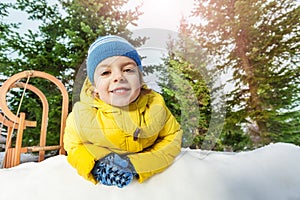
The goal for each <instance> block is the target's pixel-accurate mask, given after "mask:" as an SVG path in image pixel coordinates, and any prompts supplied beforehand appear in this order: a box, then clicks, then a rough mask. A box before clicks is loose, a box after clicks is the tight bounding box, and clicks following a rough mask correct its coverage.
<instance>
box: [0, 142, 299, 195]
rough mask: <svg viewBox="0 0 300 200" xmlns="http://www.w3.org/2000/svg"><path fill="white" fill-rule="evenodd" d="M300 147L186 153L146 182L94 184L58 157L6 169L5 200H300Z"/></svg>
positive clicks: (1, 180) (1, 173) (1, 179)
mask: <svg viewBox="0 0 300 200" xmlns="http://www.w3.org/2000/svg"><path fill="white" fill-rule="evenodd" d="M299 169H300V147H299V146H296V145H293V144H287V143H276V144H270V145H268V146H265V147H262V148H259V149H256V150H253V151H248V152H241V153H225V152H214V151H202V150H190V149H183V150H182V153H181V154H180V155H179V156H178V157H177V159H176V161H175V162H174V164H173V165H172V166H171V167H169V168H168V169H167V170H165V171H164V172H162V173H160V174H158V175H155V176H153V177H152V178H150V179H149V180H148V181H146V182H145V183H142V184H140V183H138V182H137V181H134V182H133V183H131V184H130V185H128V186H127V187H125V188H122V189H120V188H117V187H109V186H103V185H99V184H98V185H94V184H92V183H90V182H88V181H86V180H84V179H83V178H82V177H81V176H79V175H78V174H77V172H76V170H75V169H73V168H72V167H71V166H70V165H69V164H68V162H67V159H66V157H65V156H62V155H60V156H54V157H51V158H48V159H46V160H45V161H43V162H40V163H36V162H28V163H23V164H21V165H19V166H16V167H14V168H10V169H0V199H1V200H11V199H12V200H18V199H23V200H27V199H28V200H38V199H39V200H40V199H43V200H46V199H49V200H50V199H51V200H52V199H56V200H60V199H72V200H83V199H88V200H93V199H95V200H96V199H97V200H98V199H105V200H137V199H139V200H140V199H143V200H153V199H158V200H177V199H178V200H183V199H190V200H196V199H204V200H248V199H249V200H254V199H255V200H297V199H300V173H299Z"/></svg>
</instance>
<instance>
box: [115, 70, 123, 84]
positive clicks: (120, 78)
mask: <svg viewBox="0 0 300 200" xmlns="http://www.w3.org/2000/svg"><path fill="white" fill-rule="evenodd" d="M124 80H125V78H124V76H123V73H121V72H119V73H115V75H114V77H113V81H114V82H121V81H124Z"/></svg>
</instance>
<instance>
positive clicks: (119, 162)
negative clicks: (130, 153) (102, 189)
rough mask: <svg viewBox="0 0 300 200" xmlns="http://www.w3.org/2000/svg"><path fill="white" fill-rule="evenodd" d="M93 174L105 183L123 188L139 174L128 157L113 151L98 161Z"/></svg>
mask: <svg viewBox="0 0 300 200" xmlns="http://www.w3.org/2000/svg"><path fill="white" fill-rule="evenodd" d="M92 175H93V176H94V177H95V179H96V180H97V181H99V182H100V183H102V184H104V185H109V186H111V185H116V186H117V187H119V188H122V187H124V186H126V185H128V184H129V183H130V182H131V181H132V179H133V177H134V176H136V175H137V174H136V172H135V170H134V167H133V166H132V164H131V163H130V160H129V159H128V158H127V157H125V156H122V157H121V156H119V155H118V154H115V153H111V154H109V155H107V156H106V157H104V158H103V159H100V160H98V161H96V163H95V165H94V168H93V169H92Z"/></svg>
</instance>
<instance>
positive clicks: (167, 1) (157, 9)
mask: <svg viewBox="0 0 300 200" xmlns="http://www.w3.org/2000/svg"><path fill="white" fill-rule="evenodd" d="M193 2H194V0H147V1H145V0H130V1H129V3H128V5H127V6H128V7H129V8H130V7H131V6H134V5H140V4H141V3H143V6H142V8H141V11H142V12H143V13H144V14H143V15H142V16H140V19H139V21H138V27H137V28H161V29H168V30H172V31H177V30H178V27H179V21H180V19H181V17H182V16H185V17H188V16H189V15H190V12H191V11H192V9H193Z"/></svg>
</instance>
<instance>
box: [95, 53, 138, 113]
mask: <svg viewBox="0 0 300 200" xmlns="http://www.w3.org/2000/svg"><path fill="white" fill-rule="evenodd" d="M138 70H139V69H138V67H137V65H136V63H135V62H134V60H132V59H130V58H128V57H125V56H114V57H109V58H107V59H105V60H103V61H102V62H100V63H99V65H98V66H97V68H96V70H95V73H94V80H95V87H96V89H95V92H97V93H98V94H99V98H100V99H101V100H102V101H104V102H105V103H107V104H110V105H113V106H117V107H122V106H127V105H129V104H130V103H131V102H133V101H134V100H135V99H136V98H137V97H138V96H139V94H140V91H141V81H140V80H141V79H140V75H139V71H138Z"/></svg>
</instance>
